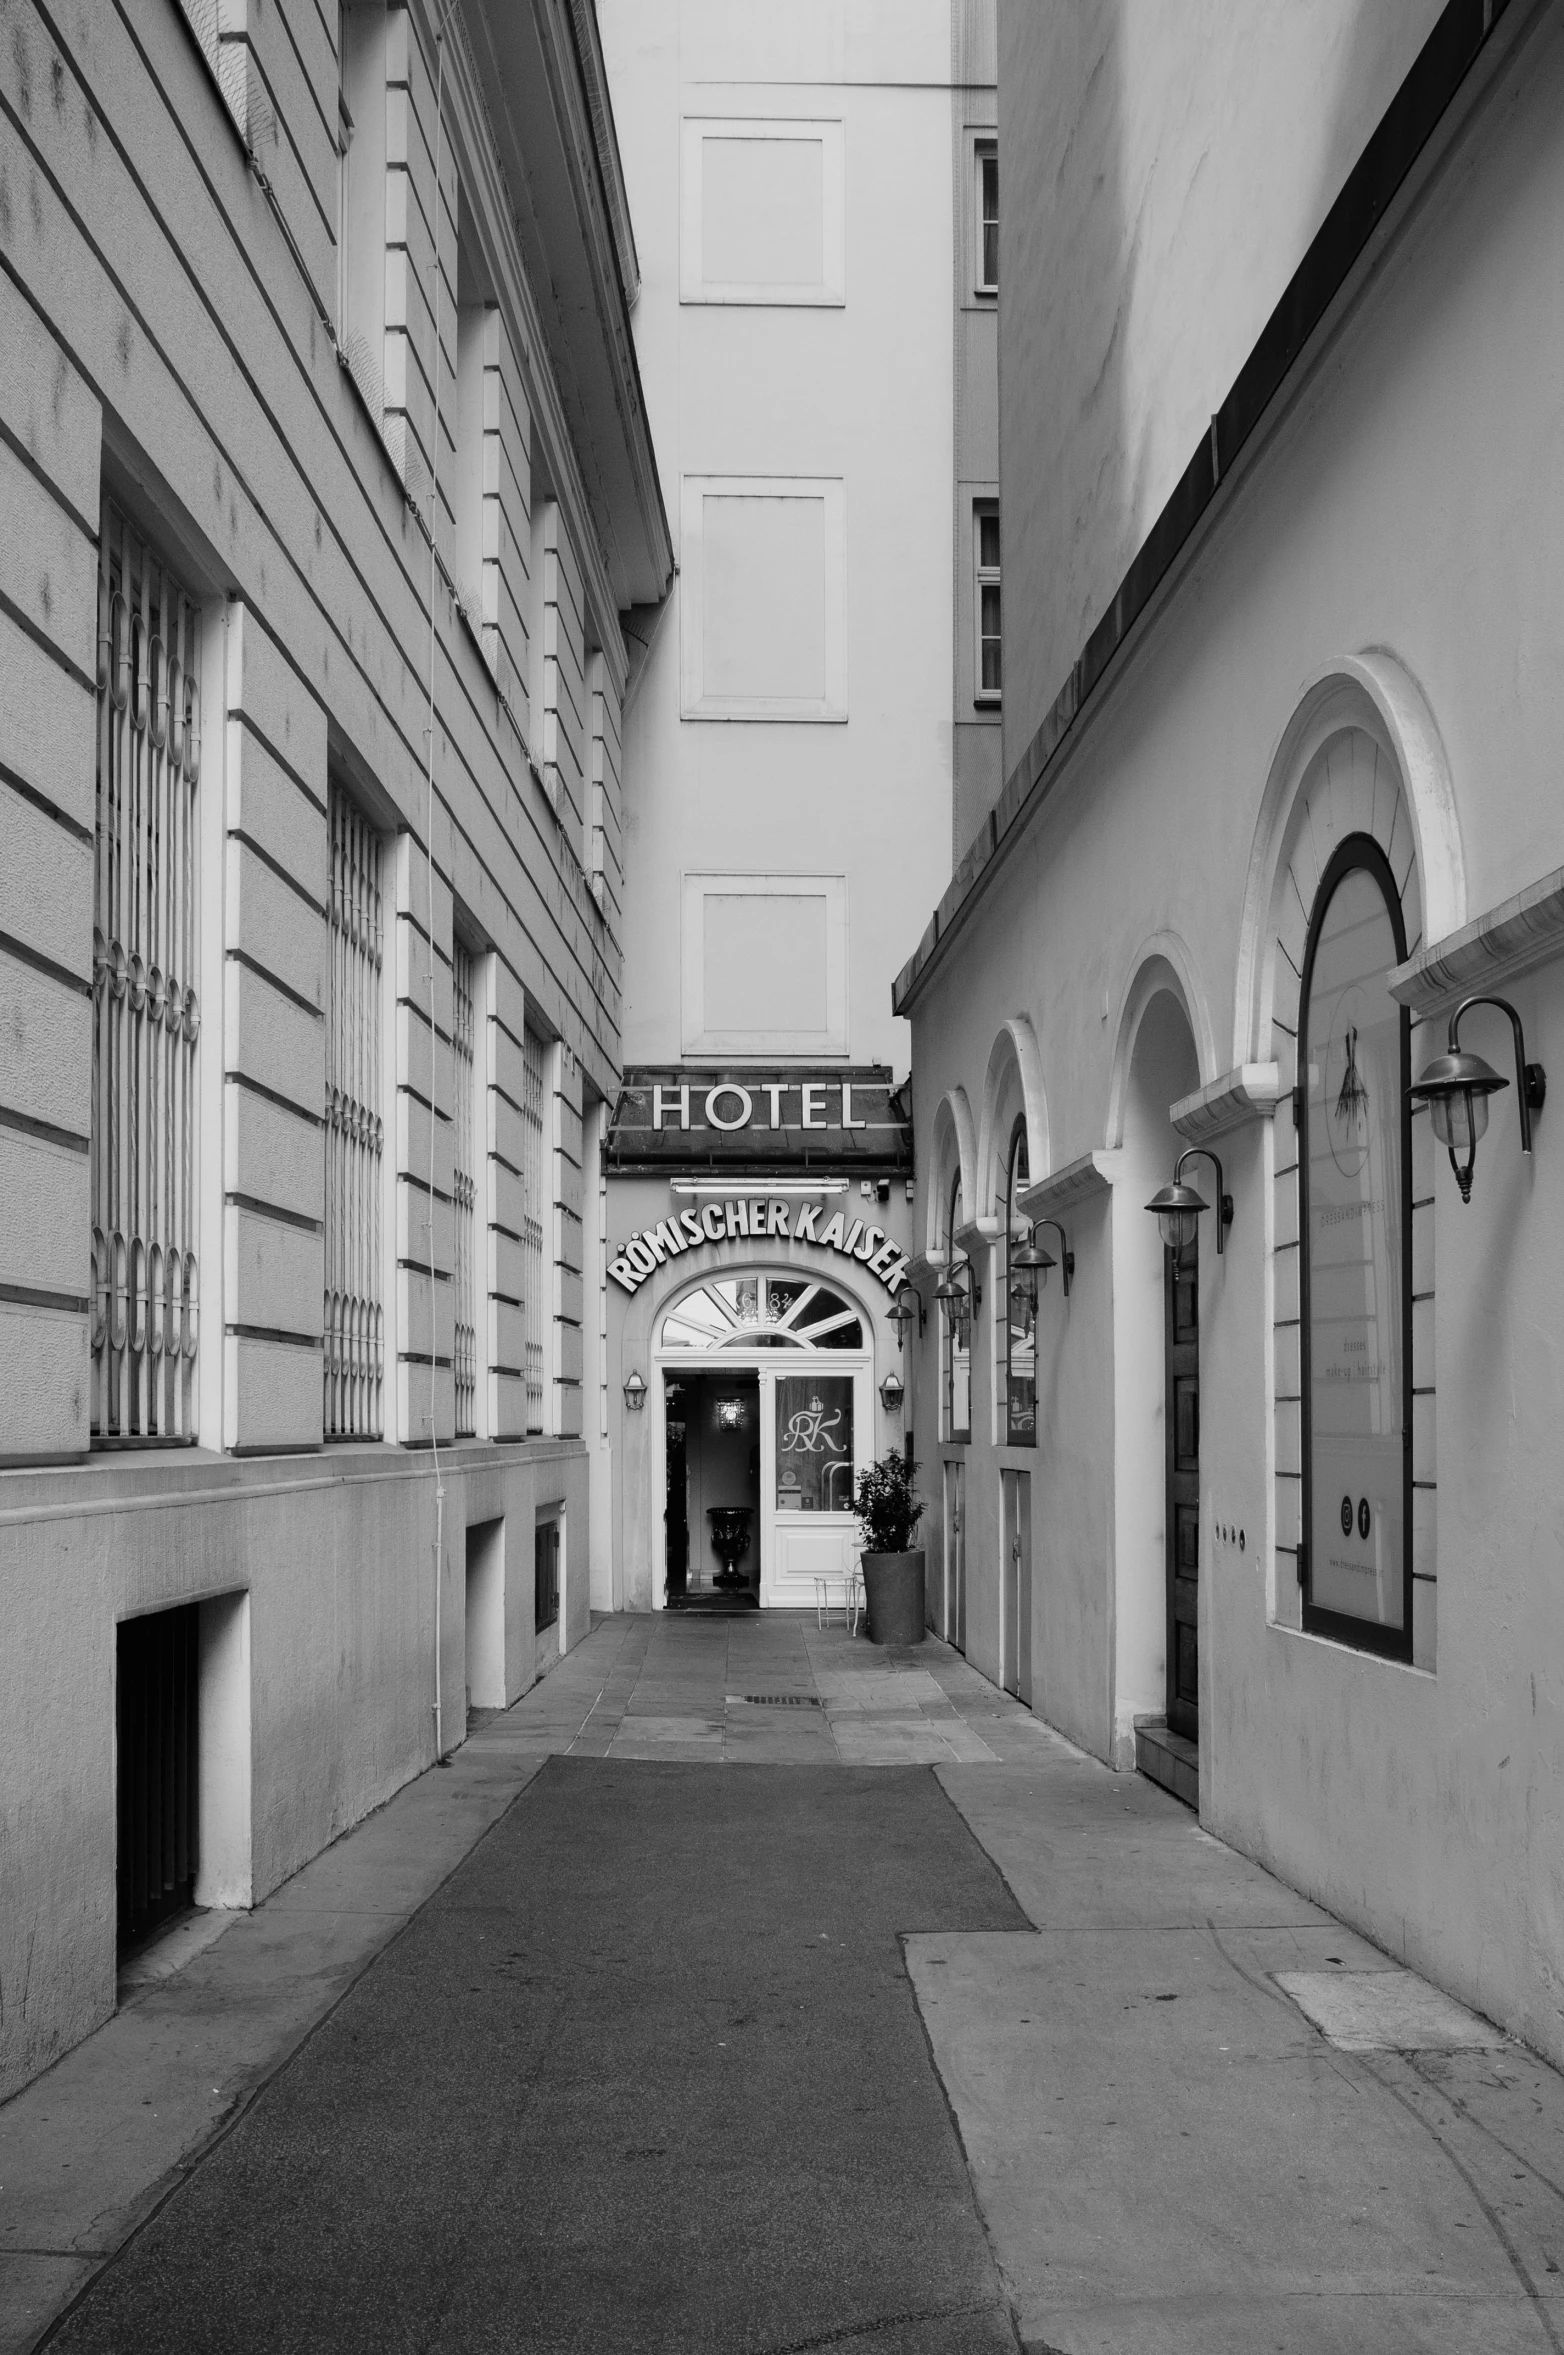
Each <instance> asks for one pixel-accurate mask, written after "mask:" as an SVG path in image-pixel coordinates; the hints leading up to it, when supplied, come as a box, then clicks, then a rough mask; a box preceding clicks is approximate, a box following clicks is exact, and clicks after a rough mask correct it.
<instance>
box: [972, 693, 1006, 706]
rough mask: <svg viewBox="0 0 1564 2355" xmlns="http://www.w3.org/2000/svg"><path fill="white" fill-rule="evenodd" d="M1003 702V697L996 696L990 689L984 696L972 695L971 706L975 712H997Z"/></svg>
mask: <svg viewBox="0 0 1564 2355" xmlns="http://www.w3.org/2000/svg"><path fill="white" fill-rule="evenodd" d="M1004 700H1005V699H1004V696H1003V695H1000V694H996V693H995V692H994V691H993V689H992V688H990V689H989V690H988V692H987V693H985V694H981V695H974V696H973V698H972V705H973V709H974V710H975V711H998V709H999V707H1000V705H1001V704H1002V703H1003V702H1004Z"/></svg>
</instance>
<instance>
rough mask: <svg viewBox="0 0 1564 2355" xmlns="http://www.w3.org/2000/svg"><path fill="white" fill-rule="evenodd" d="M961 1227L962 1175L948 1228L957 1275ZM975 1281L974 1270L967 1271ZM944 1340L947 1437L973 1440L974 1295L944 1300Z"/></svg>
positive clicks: (950, 1264) (951, 1267)
mask: <svg viewBox="0 0 1564 2355" xmlns="http://www.w3.org/2000/svg"><path fill="white" fill-rule="evenodd" d="M960 1227H961V1177H960V1174H959V1172H958V1174H957V1176H956V1177H955V1179H954V1180H953V1181H952V1184H951V1189H950V1209H949V1216H948V1218H947V1221H946V1227H945V1269H946V1273H947V1274H948V1275H953V1274H954V1273H955V1269H956V1261H957V1259H958V1258H959V1257H960V1251H961V1246H960V1245H959V1244H958V1242H957V1241H956V1236H957V1233H958V1231H959V1229H960ZM965 1274H966V1277H967V1281H968V1282H969V1283H970V1281H971V1270H970V1268H967V1269H965ZM940 1341H941V1348H942V1352H943V1356H944V1375H945V1382H944V1390H945V1437H946V1438H947V1439H955V1440H967V1439H970V1438H971V1437H972V1299H971V1294H970V1292H968V1293H967V1295H966V1296H965V1298H964V1299H962V1300H959V1301H955V1300H952V1301H944V1302H942V1303H941V1306H940Z"/></svg>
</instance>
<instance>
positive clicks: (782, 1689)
mask: <svg viewBox="0 0 1564 2355" xmlns="http://www.w3.org/2000/svg"><path fill="white" fill-rule="evenodd" d="M471 1739H472V1740H473V1741H474V1742H476V1743H478V1744H480V1745H481V1746H483V1747H485V1748H496V1749H501V1750H504V1751H506V1752H510V1753H512V1754H517V1755H521V1756H534V1757H547V1756H549V1755H550V1754H552V1753H554V1752H557V1751H566V1752H569V1754H570V1755H571V1756H572V1757H577V1758H604V1757H606V1758H678V1759H687V1760H701V1759H704V1760H708V1761H709V1762H710V1763H711V1764H713V1765H721V1764H728V1765H737V1764H744V1763H748V1764H751V1765H768V1766H770V1765H808V1764H815V1765H820V1766H838V1765H845V1766H950V1765H956V1764H960V1765H966V1766H973V1765H995V1764H999V1763H1002V1762H1005V1761H1019V1762H1025V1761H1029V1760H1035V1759H1036V1758H1037V1757H1038V1756H1039V1754H1040V1753H1041V1752H1044V1751H1046V1750H1048V1749H1049V1748H1050V1746H1054V1747H1059V1746H1061V1745H1059V1744H1058V1740H1057V1737H1056V1736H1055V1735H1053V1734H1050V1733H1049V1732H1048V1730H1047V1728H1046V1727H1044V1726H1042V1725H1040V1724H1039V1723H1038V1721H1037V1719H1036V1718H1035V1717H1033V1716H1032V1714H1031V1713H1030V1711H1029V1710H1027V1709H1024V1708H1023V1707H1022V1706H1021V1704H1020V1702H1018V1701H1015V1700H1012V1699H1011V1698H1010V1696H1009V1695H1008V1694H1006V1693H1000V1692H996V1691H995V1689H994V1687H993V1686H992V1685H991V1684H989V1683H988V1682H987V1681H986V1679H984V1678H983V1677H981V1676H979V1675H978V1673H977V1671H976V1670H975V1669H972V1668H969V1667H968V1666H967V1664H966V1662H965V1660H963V1659H962V1658H961V1656H960V1654H959V1653H957V1652H953V1651H952V1650H951V1649H950V1647H949V1645H947V1644H942V1643H940V1642H938V1641H937V1640H936V1639H935V1638H934V1637H932V1636H930V1637H928V1638H927V1639H926V1640H925V1642H923V1643H922V1644H919V1645H916V1646H914V1647H911V1648H909V1649H906V1650H900V1649H897V1650H882V1649H881V1648H880V1647H879V1646H878V1645H875V1644H871V1643H870V1642H869V1641H868V1639H867V1637H866V1636H864V1635H863V1634H862V1633H859V1634H858V1635H850V1634H849V1633H848V1631H847V1629H846V1628H845V1627H843V1626H842V1625H841V1624H840V1622H838V1623H837V1624H836V1625H835V1626H832V1627H825V1628H821V1627H817V1626H816V1624H815V1621H814V1618H813V1616H812V1614H810V1613H808V1612H766V1613H764V1614H760V1613H757V1614H755V1615H754V1616H752V1617H749V1618H743V1619H702V1618H696V1617H693V1616H692V1617H684V1616H682V1615H681V1616H677V1617H676V1616H673V1615H671V1614H669V1615H659V1616H658V1617H657V1618H655V1619H645V1618H638V1619H628V1618H615V1619H605V1620H603V1621H602V1622H601V1624H600V1625H599V1626H597V1627H595V1628H594V1629H593V1631H592V1633H591V1635H590V1636H589V1637H588V1639H587V1641H586V1642H585V1643H583V1644H580V1645H578V1646H577V1648H576V1650H575V1651H574V1652H572V1653H571V1654H570V1656H569V1657H568V1659H565V1660H562V1661H561V1662H560V1664H559V1666H558V1667H557V1668H556V1669H554V1670H553V1671H552V1672H551V1673H550V1675H548V1676H547V1677H545V1679H544V1680H543V1682H542V1683H541V1684H540V1685H538V1686H537V1687H536V1688H535V1689H534V1690H533V1691H532V1692H531V1693H529V1694H528V1695H527V1697H526V1699H525V1700H523V1701H520V1702H518V1703H517V1705H516V1706H515V1708H513V1709H510V1710H508V1711H507V1712H506V1713H505V1715H504V1716H503V1717H498V1718H495V1719H494V1720H493V1721H492V1722H491V1723H489V1724H487V1725H483V1726H475V1728H474V1730H473V1733H472V1736H471Z"/></svg>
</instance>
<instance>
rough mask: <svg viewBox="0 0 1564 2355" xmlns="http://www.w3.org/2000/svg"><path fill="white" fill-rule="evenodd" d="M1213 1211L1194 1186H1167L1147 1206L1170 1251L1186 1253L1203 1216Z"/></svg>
mask: <svg viewBox="0 0 1564 2355" xmlns="http://www.w3.org/2000/svg"><path fill="white" fill-rule="evenodd" d="M1209 1207H1210V1206H1209V1204H1208V1203H1207V1202H1206V1201H1205V1199H1204V1197H1203V1196H1202V1195H1199V1194H1197V1193H1196V1192H1195V1189H1194V1187H1193V1186H1163V1187H1162V1188H1161V1190H1160V1191H1159V1192H1157V1193H1155V1194H1153V1195H1152V1197H1151V1200H1150V1201H1149V1202H1148V1203H1147V1205H1146V1208H1147V1209H1148V1210H1149V1211H1152V1212H1153V1213H1154V1214H1155V1216H1156V1221H1157V1227H1158V1230H1159V1232H1160V1233H1161V1236H1162V1240H1163V1242H1164V1243H1165V1244H1166V1245H1167V1247H1168V1249H1169V1250H1170V1251H1182V1250H1184V1249H1185V1248H1186V1246H1187V1245H1189V1244H1190V1243H1192V1242H1193V1241H1194V1239H1195V1235H1196V1232H1197V1229H1198V1222H1199V1218H1200V1213H1201V1212H1202V1211H1203V1210H1205V1209H1208V1208H1209Z"/></svg>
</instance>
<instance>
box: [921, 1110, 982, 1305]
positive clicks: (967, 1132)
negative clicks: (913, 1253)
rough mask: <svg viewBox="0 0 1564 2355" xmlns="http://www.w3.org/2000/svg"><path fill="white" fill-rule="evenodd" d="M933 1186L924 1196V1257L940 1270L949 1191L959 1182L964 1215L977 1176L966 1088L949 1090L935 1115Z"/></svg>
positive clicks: (946, 1240) (945, 1242) (967, 1213)
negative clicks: (958, 1178)
mask: <svg viewBox="0 0 1564 2355" xmlns="http://www.w3.org/2000/svg"><path fill="white" fill-rule="evenodd" d="M931 1174H932V1183H931V1184H930V1185H929V1187H928V1189H927V1192H926V1194H925V1196H924V1246H923V1248H924V1254H925V1257H926V1258H927V1260H928V1263H929V1265H930V1266H931V1267H943V1266H944V1264H945V1257H944V1255H945V1253H946V1251H947V1249H948V1246H949V1235H948V1228H949V1222H950V1198H951V1188H952V1186H953V1183H954V1181H955V1179H956V1178H957V1177H958V1176H959V1177H960V1179H961V1198H962V1204H963V1215H964V1216H970V1210H968V1209H967V1207H966V1206H967V1205H969V1204H970V1203H971V1202H972V1201H973V1199H974V1194H975V1187H976V1176H977V1133H976V1130H975V1128H974V1126H973V1121H972V1107H971V1105H970V1104H969V1103H968V1102H967V1091H966V1089H965V1088H961V1087H956V1088H949V1089H947V1090H946V1092H945V1094H944V1095H943V1096H942V1097H941V1098H940V1101H939V1103H938V1104H937V1106H936V1107H935V1112H934V1152H933V1159H932V1163H931Z"/></svg>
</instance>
